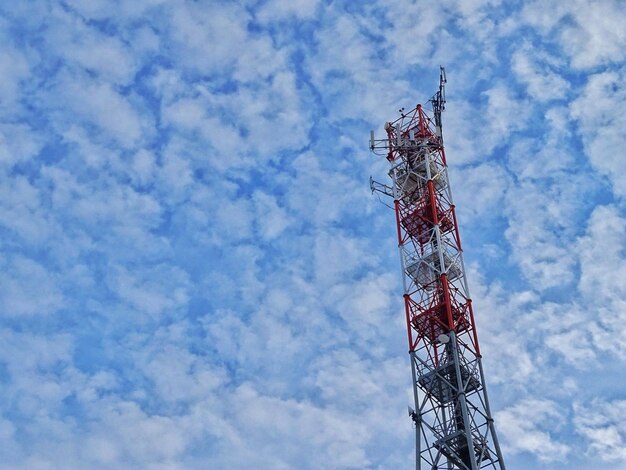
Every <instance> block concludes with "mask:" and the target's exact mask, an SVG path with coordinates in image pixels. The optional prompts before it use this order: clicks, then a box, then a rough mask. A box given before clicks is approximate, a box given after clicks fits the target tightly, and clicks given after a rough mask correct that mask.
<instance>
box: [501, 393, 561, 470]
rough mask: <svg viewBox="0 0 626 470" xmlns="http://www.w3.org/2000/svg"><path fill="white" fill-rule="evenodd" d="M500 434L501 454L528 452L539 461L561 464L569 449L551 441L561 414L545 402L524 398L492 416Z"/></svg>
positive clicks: (553, 406) (559, 425)
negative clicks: (502, 447)
mask: <svg viewBox="0 0 626 470" xmlns="http://www.w3.org/2000/svg"><path fill="white" fill-rule="evenodd" d="M495 419H496V421H497V423H498V428H499V430H500V432H501V433H502V434H503V436H504V437H505V439H506V445H505V447H504V450H503V452H504V453H505V455H506V454H508V455H513V454H516V453H520V452H530V453H532V454H534V455H536V456H537V458H538V459H539V461H540V462H543V463H546V462H554V461H564V460H565V459H566V457H567V455H568V454H569V453H570V452H571V448H570V447H569V446H568V445H567V444H565V443H563V442H559V441H558V440H557V439H555V438H554V437H553V436H552V435H551V432H555V431H557V430H558V429H559V427H561V426H562V425H563V421H564V419H563V412H562V410H561V409H560V407H559V406H558V405H557V404H556V403H555V402H552V401H549V400H539V399H526V400H523V401H521V402H519V403H517V404H516V405H513V406H510V407H508V408H505V409H504V410H502V411H500V412H498V413H496V417H495Z"/></svg>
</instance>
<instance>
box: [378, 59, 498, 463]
mask: <svg viewBox="0 0 626 470" xmlns="http://www.w3.org/2000/svg"><path fill="white" fill-rule="evenodd" d="M445 84H446V75H445V70H444V68H443V67H441V69H440V78H439V91H438V92H437V93H436V94H435V95H434V96H433V98H432V99H431V100H430V103H432V117H431V116H429V115H428V114H427V113H426V111H424V109H423V107H422V105H421V104H418V105H417V106H416V107H415V108H414V109H412V110H411V111H408V112H405V111H404V109H401V110H400V117H399V118H398V119H396V120H395V121H393V122H388V123H387V124H385V131H386V133H387V136H386V137H385V138H384V139H375V137H374V132H373V131H372V133H371V136H370V148H371V150H372V151H373V152H374V153H376V154H378V155H384V156H386V158H387V160H388V161H389V163H390V164H391V169H390V170H389V176H390V177H391V179H392V183H391V186H389V185H386V184H381V183H378V182H375V181H373V180H372V181H371V188H372V192H378V193H381V194H383V195H386V196H389V197H390V198H392V199H393V208H394V211H395V221H396V228H397V232H398V248H399V251H400V262H401V266H402V281H403V289H404V306H405V311H406V324H407V332H408V340H409V355H410V358H411V373H412V378H413V381H412V382H413V396H414V401H415V404H414V406H415V409H412V408H410V407H409V415H410V417H411V418H412V420H413V421H414V423H415V444H416V454H415V462H416V469H417V470H438V469H441V470H443V469H446V470H451V469H462V470H479V469H485V468H489V469H500V470H504V469H505V466H504V461H503V459H502V453H501V451H500V445H499V444H498V438H497V436H496V430H495V427H494V423H493V418H492V416H491V411H490V410H489V400H488V398H487V389H486V387H485V377H484V373H483V367H482V362H481V354H480V347H479V345H478V336H477V334H476V324H475V323H474V314H473V311H472V301H471V299H470V294H469V289H468V287H467V280H466V277H465V267H464V264H463V250H462V247H461V239H460V237H459V230H458V224H457V220H456V215H455V210H454V203H453V202H452V194H451V193H450V184H449V181H448V168H447V164H446V155H445V152H444V147H443V135H442V126H441V113H442V111H443V110H444V107H445V103H446V100H445Z"/></svg>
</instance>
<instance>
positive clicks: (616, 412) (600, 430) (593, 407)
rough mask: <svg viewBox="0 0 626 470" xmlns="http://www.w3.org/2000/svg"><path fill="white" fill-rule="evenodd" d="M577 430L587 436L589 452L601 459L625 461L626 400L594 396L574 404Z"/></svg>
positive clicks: (615, 461)
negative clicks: (624, 419)
mask: <svg viewBox="0 0 626 470" xmlns="http://www.w3.org/2000/svg"><path fill="white" fill-rule="evenodd" d="M574 413H575V415H574V424H575V426H576V431H577V432H578V433H579V434H581V435H582V436H584V437H585V440H586V444H587V449H586V452H587V453H589V454H591V455H592V456H593V457H594V458H596V459H600V460H601V461H602V462H610V463H613V464H619V463H626V426H625V425H624V422H623V419H622V417H623V416H624V413H626V401H623V400H613V401H604V400H600V399H596V400H593V401H592V402H591V403H589V404H582V403H576V404H575V405H574Z"/></svg>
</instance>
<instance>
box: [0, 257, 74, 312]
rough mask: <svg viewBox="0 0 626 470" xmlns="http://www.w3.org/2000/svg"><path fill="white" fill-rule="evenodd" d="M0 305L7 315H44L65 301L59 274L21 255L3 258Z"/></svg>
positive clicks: (54, 310) (58, 307)
mask: <svg viewBox="0 0 626 470" xmlns="http://www.w3.org/2000/svg"><path fill="white" fill-rule="evenodd" d="M2 264H3V267H2V280H1V282H0V285H1V287H0V309H1V311H2V315H3V316H5V317H20V316H31V315H38V316H45V315H51V314H53V313H55V312H57V311H58V310H59V309H60V308H61V307H63V305H64V298H63V294H62V292H61V290H60V289H59V286H58V280H57V279H58V275H57V274H56V273H51V272H49V271H48V270H47V269H46V268H45V267H44V266H42V265H41V264H39V263H37V262H36V261H34V260H32V259H28V258H25V257H22V256H16V257H11V258H9V259H4V260H3V263H2Z"/></svg>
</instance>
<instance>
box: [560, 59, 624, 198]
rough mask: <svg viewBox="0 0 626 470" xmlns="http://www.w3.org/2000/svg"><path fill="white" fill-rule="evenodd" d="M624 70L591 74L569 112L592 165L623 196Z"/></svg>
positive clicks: (618, 194) (616, 192)
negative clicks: (576, 125) (575, 122)
mask: <svg viewBox="0 0 626 470" xmlns="http://www.w3.org/2000/svg"><path fill="white" fill-rule="evenodd" d="M624 73H625V72H624V70H623V69H622V70H621V71H618V72H602V73H598V74H595V75H591V76H590V77H589V79H588V81H587V84H586V85H585V87H584V89H583V92H582V94H581V95H580V96H579V97H578V98H577V99H576V100H575V101H574V102H572V104H571V115H572V117H573V118H574V119H576V120H577V121H578V125H579V132H580V135H581V137H582V140H583V143H584V145H585V152H586V154H587V156H588V157H589V160H590V162H591V164H592V165H593V166H594V168H596V169H597V170H598V171H599V172H600V173H601V174H604V175H606V176H608V178H609V180H610V181H611V183H612V185H613V191H614V192H615V194H616V195H617V196H620V197H625V196H626V185H625V184H624V183H623V182H624V175H626V160H625V159H624V158H622V154H621V152H620V150H619V149H622V148H624V146H625V145H626V136H625V135H624V132H623V130H624V128H625V127H626V117H624V114H623V113H622V112H621V111H620V110H621V108H622V107H623V106H624V105H626V88H624V86H623V83H624Z"/></svg>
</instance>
